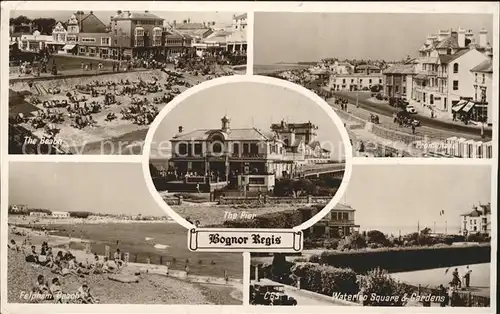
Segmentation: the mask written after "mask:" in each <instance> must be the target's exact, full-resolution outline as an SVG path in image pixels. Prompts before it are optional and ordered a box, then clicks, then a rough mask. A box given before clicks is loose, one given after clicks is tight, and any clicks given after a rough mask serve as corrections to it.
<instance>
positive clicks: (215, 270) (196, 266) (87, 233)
mask: <svg viewBox="0 0 500 314" xmlns="http://www.w3.org/2000/svg"><path fill="white" fill-rule="evenodd" d="M46 227H47V228H48V229H50V230H52V232H51V234H54V235H59V236H66V237H68V236H69V237H71V238H81V239H86V240H89V241H90V244H91V250H92V252H95V253H97V254H99V255H103V254H104V251H105V246H106V245H108V246H109V247H110V251H111V252H112V253H113V252H114V251H115V250H116V249H117V248H119V249H120V251H121V252H129V253H130V259H129V260H130V261H131V262H138V263H146V262H147V260H148V259H149V260H150V262H151V263H152V264H160V263H161V264H163V265H165V264H166V263H167V262H169V263H170V266H169V267H170V268H171V269H178V270H184V267H185V265H186V263H187V264H188V265H189V268H190V272H191V273H193V274H196V275H202V276H215V277H223V276H224V271H226V270H227V272H228V275H229V276H230V277H232V278H243V277H242V276H243V256H242V254H241V253H212V252H203V253H201V252H192V251H190V250H189V249H188V230H187V229H185V228H184V227H182V226H180V225H179V224H177V223H173V222H165V223H106V224H74V225H69V224H68V225H47V226H46ZM72 248H73V249H84V246H83V245H82V244H81V243H76V241H75V243H73V244H72Z"/></svg>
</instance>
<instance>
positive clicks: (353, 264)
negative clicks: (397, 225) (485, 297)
mask: <svg viewBox="0 0 500 314" xmlns="http://www.w3.org/2000/svg"><path fill="white" fill-rule="evenodd" d="M490 261H491V246H490V245H475V246H465V247H464V246H445V247H442V246H433V247H395V248H383V249H376V250H356V251H344V252H342V251H323V252H322V253H321V255H320V258H319V263H321V264H324V265H330V266H335V267H350V268H352V269H354V270H355V271H356V272H358V273H367V272H368V271H370V270H372V269H375V268H378V267H380V268H383V269H386V270H388V271H389V272H391V273H392V272H403V271H413V270H421V269H429V268H439V267H451V266H456V265H466V264H477V263H489V262H490Z"/></svg>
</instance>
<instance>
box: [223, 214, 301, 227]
mask: <svg viewBox="0 0 500 314" xmlns="http://www.w3.org/2000/svg"><path fill="white" fill-rule="evenodd" d="M302 217H303V215H302V212H301V211H299V210H285V211H281V212H275V213H268V214H264V215H260V216H257V217H255V218H253V219H233V220H226V221H224V224H223V226H224V227H225V228H262V229H291V228H293V227H296V226H298V225H300V224H301V223H302V222H303V219H302Z"/></svg>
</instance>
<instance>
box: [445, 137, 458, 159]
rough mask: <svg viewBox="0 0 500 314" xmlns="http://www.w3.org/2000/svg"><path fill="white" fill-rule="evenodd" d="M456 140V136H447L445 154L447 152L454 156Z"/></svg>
mask: <svg viewBox="0 0 500 314" xmlns="http://www.w3.org/2000/svg"><path fill="white" fill-rule="evenodd" d="M457 140H458V138H457V137H456V136H453V137H448V138H447V139H446V154H448V155H450V156H456V155H455V152H456V142H457Z"/></svg>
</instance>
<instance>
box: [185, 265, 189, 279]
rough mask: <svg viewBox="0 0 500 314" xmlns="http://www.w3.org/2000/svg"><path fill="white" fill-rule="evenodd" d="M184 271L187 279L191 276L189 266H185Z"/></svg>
mask: <svg viewBox="0 0 500 314" xmlns="http://www.w3.org/2000/svg"><path fill="white" fill-rule="evenodd" d="M184 271H185V272H186V277H187V276H189V265H188V264H186V266H184Z"/></svg>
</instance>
